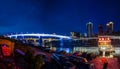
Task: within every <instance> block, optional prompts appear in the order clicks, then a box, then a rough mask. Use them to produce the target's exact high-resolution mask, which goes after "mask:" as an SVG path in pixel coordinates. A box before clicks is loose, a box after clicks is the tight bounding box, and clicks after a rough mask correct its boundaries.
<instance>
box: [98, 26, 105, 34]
mask: <svg viewBox="0 0 120 69" xmlns="http://www.w3.org/2000/svg"><path fill="white" fill-rule="evenodd" d="M103 34H104V32H103V26H102V25H101V24H100V25H98V35H103Z"/></svg>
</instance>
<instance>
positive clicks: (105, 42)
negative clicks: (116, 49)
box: [98, 36, 111, 46]
mask: <svg viewBox="0 0 120 69" xmlns="http://www.w3.org/2000/svg"><path fill="white" fill-rule="evenodd" d="M110 45H111V40H110V37H107V36H100V37H99V38H98V46H110Z"/></svg>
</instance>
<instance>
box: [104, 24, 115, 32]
mask: <svg viewBox="0 0 120 69" xmlns="http://www.w3.org/2000/svg"><path fill="white" fill-rule="evenodd" d="M106 28H107V30H106V33H107V34H111V33H112V32H113V31H114V25H113V22H109V23H107V24H106Z"/></svg>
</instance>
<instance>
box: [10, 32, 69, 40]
mask: <svg viewBox="0 0 120 69" xmlns="http://www.w3.org/2000/svg"><path fill="white" fill-rule="evenodd" d="M12 36H51V37H58V38H66V39H71V37H69V36H62V35H54V34H34V33H33V34H16V35H9V36H8V37H12Z"/></svg>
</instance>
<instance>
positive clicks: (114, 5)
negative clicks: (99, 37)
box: [0, 0, 120, 35]
mask: <svg viewBox="0 0 120 69" xmlns="http://www.w3.org/2000/svg"><path fill="white" fill-rule="evenodd" d="M119 3H120V1H116V0H114V1H109V0H106V1H94V0H85V1H82V0H74V1H73V0H66V1H65V0H51V1H49V0H11V1H9V0H4V1H0V10H1V11H0V30H1V32H0V33H3V34H4V33H9V32H18V33H20V32H30V33H32V32H34V33H56V34H67V35H69V34H70V32H71V31H77V32H80V33H87V30H86V23H88V22H92V23H93V33H98V25H99V24H101V25H102V26H103V29H104V30H105V29H106V24H107V23H108V22H110V21H112V22H113V23H114V30H115V31H118V30H120V28H119V27H120V14H119V12H120V7H119V6H120V4H119Z"/></svg>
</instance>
